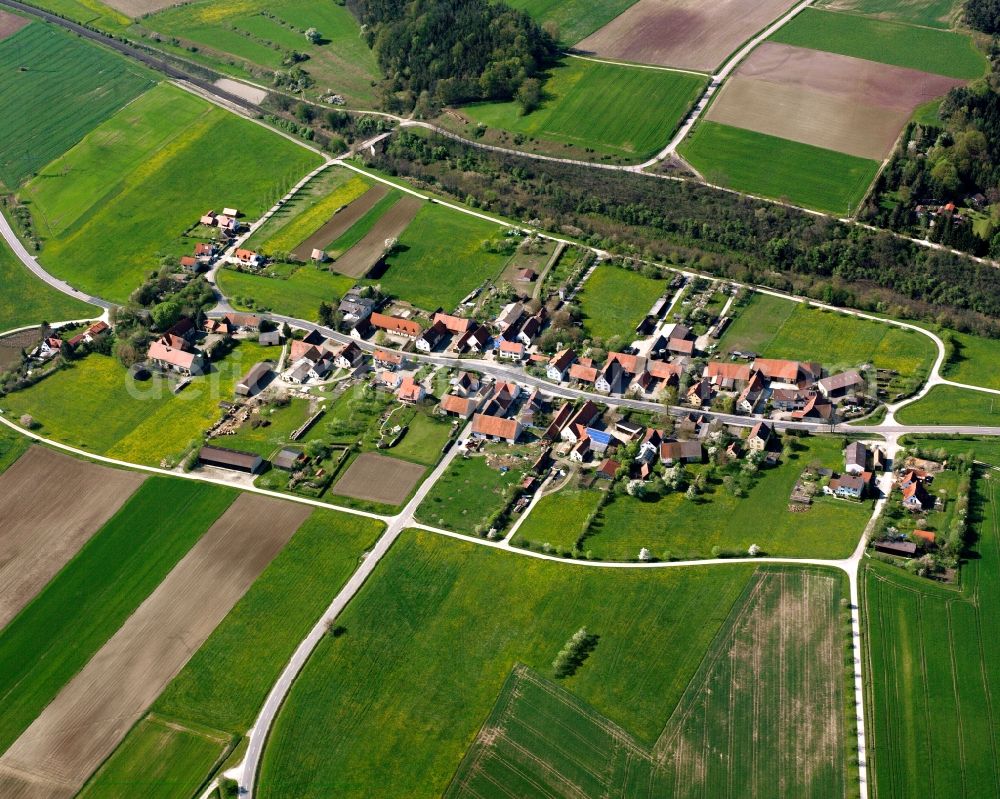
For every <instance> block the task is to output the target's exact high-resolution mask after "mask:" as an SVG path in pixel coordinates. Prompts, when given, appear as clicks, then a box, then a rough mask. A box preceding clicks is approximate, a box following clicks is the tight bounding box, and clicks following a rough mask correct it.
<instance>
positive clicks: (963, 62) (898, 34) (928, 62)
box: [770, 8, 987, 80]
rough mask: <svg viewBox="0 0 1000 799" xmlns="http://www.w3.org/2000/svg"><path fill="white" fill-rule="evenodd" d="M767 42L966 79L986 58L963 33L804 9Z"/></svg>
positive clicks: (976, 74) (979, 71) (980, 68)
mask: <svg viewBox="0 0 1000 799" xmlns="http://www.w3.org/2000/svg"><path fill="white" fill-rule="evenodd" d="M770 41H773V42H781V43H783V44H791V45H795V46H796V47H809V48H811V49H813V50H826V51H828V52H831V53H840V54H841V55H848V56H854V57H855V58H864V59H867V60H868V61H878V62H880V63H882V64H893V65H894V66H898V67H908V68H910V69H919V70H923V71H924V72H933V73H935V74H937V75H947V76H948V77H951V78H963V79H967V80H971V79H973V78H978V77H979V76H980V75H982V74H983V73H984V72H985V71H986V67H987V63H986V58H985V57H984V56H983V54H982V53H980V52H979V51H978V50H977V49H976V48H975V46H974V45H973V43H972V39H971V38H970V37H969V36H967V35H965V34H963V33H954V32H952V31H941V30H932V29H930V28H918V27H915V26H913V25H904V24H900V23H898V22H887V21H884V20H879V19H871V18H869V17H862V16H858V15H857V14H838V13H835V12H832V11H821V10H819V9H814V8H807V9H805V10H804V11H803V12H802V13H801V14H799V15H798V16H796V17H795V19H793V20H792V21H791V22H789V23H788V24H787V25H785V26H784V27H782V28H781V29H780V30H779V31H778V32H777V33H775V34H774V35H773V36H771V38H770Z"/></svg>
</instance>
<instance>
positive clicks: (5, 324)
mask: <svg viewBox="0 0 1000 799" xmlns="http://www.w3.org/2000/svg"><path fill="white" fill-rule="evenodd" d="M0 286H3V291H2V292H0V332H2V331H4V330H12V329H13V328H16V327H26V326H27V325H35V324H38V323H39V322H43V321H44V322H63V321H67V320H69V319H86V318H87V317H96V316H98V315H99V314H100V309H99V308H97V307H96V306H93V305H88V304H87V303H85V302H80V301H79V300H74V299H73V298H72V297H67V296H66V295H65V294H63V293H61V292H58V291H56V290H55V289H53V288H50V287H49V286H48V285H46V284H45V283H43V282H42V281H41V280H39V279H38V278H36V277H35V276H34V275H32V274H31V273H30V272H29V271H28V270H27V269H25V268H24V265H23V264H22V263H21V262H20V261H19V260H18V259H17V257H16V256H15V255H14V252H13V251H12V250H11V249H10V248H9V247H8V246H7V243H6V242H5V241H0Z"/></svg>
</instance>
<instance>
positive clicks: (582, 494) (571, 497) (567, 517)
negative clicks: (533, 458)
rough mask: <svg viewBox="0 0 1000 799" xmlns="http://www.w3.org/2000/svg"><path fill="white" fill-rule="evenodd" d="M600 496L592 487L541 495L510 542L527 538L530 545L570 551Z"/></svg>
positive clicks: (600, 493)
mask: <svg viewBox="0 0 1000 799" xmlns="http://www.w3.org/2000/svg"><path fill="white" fill-rule="evenodd" d="M603 496H604V494H603V493H602V492H600V491H597V490H594V489H590V490H588V489H580V488H576V489H573V488H564V489H562V490H560V491H557V492H556V493H554V494H549V495H548V496H545V497H542V498H541V499H540V500H539V501H538V504H537V505H535V507H534V509H533V510H532V511H531V513H530V514H529V515H528V518H527V520H526V521H525V522H524V524H522V525H521V526H520V527H519V528H518V531H517V535H516V536H514V543H523V542H524V541H530V542H531V543H532V544H534V545H545V544H549V545H550V546H551V547H553V548H555V549H557V550H559V551H561V552H563V551H569V552H572V551H573V548H574V547H575V546H576V541H577V539H578V538H579V537H580V536H581V535H582V534H583V533H584V532H585V531H586V529H587V522H588V520H589V519H590V514H592V513H593V512H594V511H596V510H597V505H598V503H599V502H600V501H601V498H602V497H603Z"/></svg>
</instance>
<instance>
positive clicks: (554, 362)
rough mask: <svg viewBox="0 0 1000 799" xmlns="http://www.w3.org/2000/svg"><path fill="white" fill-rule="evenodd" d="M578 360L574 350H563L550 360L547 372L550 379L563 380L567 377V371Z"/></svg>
mask: <svg viewBox="0 0 1000 799" xmlns="http://www.w3.org/2000/svg"><path fill="white" fill-rule="evenodd" d="M575 360H576V353H575V352H573V350H561V351H560V352H557V353H556V354H555V355H553V356H552V358H551V359H550V360H549V365H548V367H547V368H546V370H545V374H546V375H547V376H548V378H549V380H556V381H562V380H565V379H566V372H567V371H568V370H569V367H570V366H571V365H572V363H573V362H574V361H575Z"/></svg>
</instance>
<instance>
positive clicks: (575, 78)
mask: <svg viewBox="0 0 1000 799" xmlns="http://www.w3.org/2000/svg"><path fill="white" fill-rule="evenodd" d="M705 83H706V81H705V78H703V77H700V76H698V75H690V74H687V73H682V72H665V71H663V70H657V69H641V68H636V67H632V66H617V65H614V64H603V63H599V62H596V61H586V60H584V59H581V58H569V57H567V58H565V59H563V60H562V61H560V62H559V64H558V65H557V66H554V67H552V68H551V70H550V72H549V77H548V78H547V79H546V80H545V82H544V85H543V87H542V89H543V93H544V98H545V99H544V102H543V103H542V106H541V107H540V108H539V109H537V110H535V111H533V112H531V113H530V114H528V115H527V116H524V115H522V113H521V106H520V104H519V103H517V102H506V103H486V104H481V105H471V106H467V107H464V108H463V109H462V112H463V113H464V114H466V115H468V116H469V117H472V119H474V120H475V121H476V122H480V123H482V124H484V125H486V126H487V127H490V128H500V129H502V130H507V131H511V132H512V133H520V134H524V135H526V136H532V137H536V138H538V139H543V140H547V141H551V142H555V143H557V144H560V145H561V144H572V145H574V146H576V147H580V148H590V149H593V150H595V151H597V152H598V153H607V154H611V155H616V156H622V157H625V158H629V159H643V158H646V157H647V156H650V155H652V154H653V153H655V152H657V151H659V150H660V149H661V148H662V147H664V146H665V145H666V143H667V142H668V141H669V140H670V137H671V135H672V134H673V132H674V130H676V128H677V126H678V124H679V123H680V121H681V119H682V118H683V117H684V115H685V114H687V112H688V110H689V109H690V108H691V106H692V104H693V103H694V101H695V100H696V99H697V98H698V95H699V94H700V93H701V91H702V89H704V87H705Z"/></svg>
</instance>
